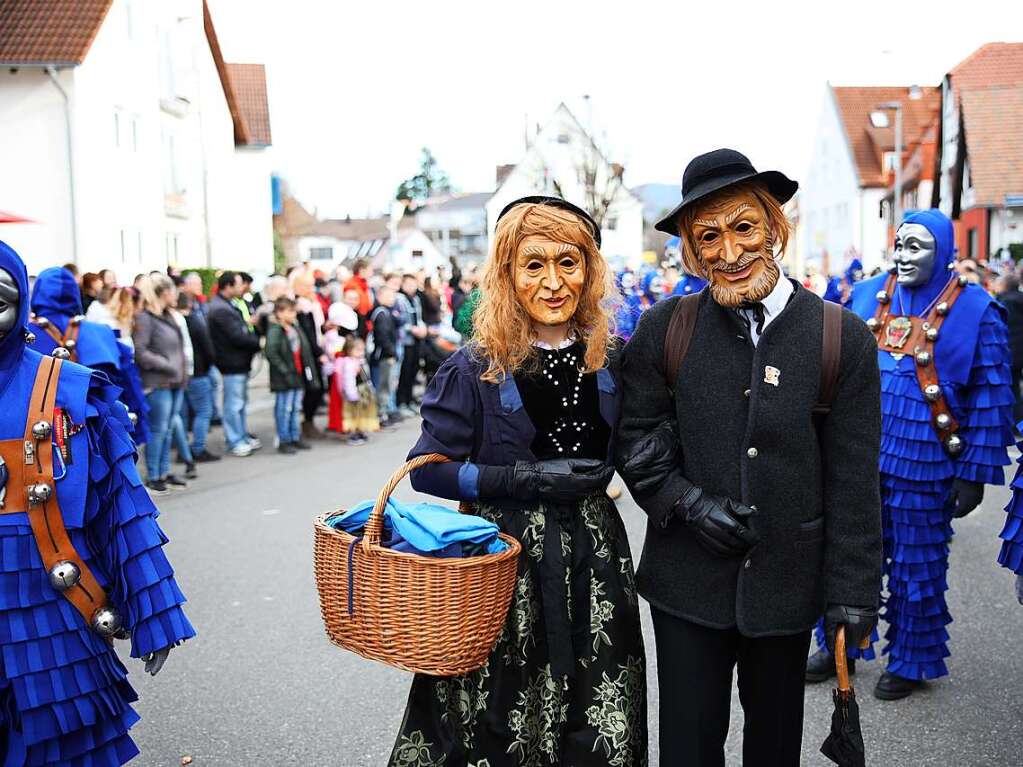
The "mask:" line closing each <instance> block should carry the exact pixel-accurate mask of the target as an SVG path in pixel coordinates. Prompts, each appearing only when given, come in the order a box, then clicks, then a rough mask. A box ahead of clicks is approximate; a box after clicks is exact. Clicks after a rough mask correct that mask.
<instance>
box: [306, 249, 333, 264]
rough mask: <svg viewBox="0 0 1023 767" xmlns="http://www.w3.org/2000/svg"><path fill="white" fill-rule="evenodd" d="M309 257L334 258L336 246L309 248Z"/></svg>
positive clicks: (316, 258) (315, 259)
mask: <svg viewBox="0 0 1023 767" xmlns="http://www.w3.org/2000/svg"><path fill="white" fill-rule="evenodd" d="M309 258H310V259H311V260H313V261H330V260H332V259H333V258H334V248H332V247H329V246H326V247H318V248H309Z"/></svg>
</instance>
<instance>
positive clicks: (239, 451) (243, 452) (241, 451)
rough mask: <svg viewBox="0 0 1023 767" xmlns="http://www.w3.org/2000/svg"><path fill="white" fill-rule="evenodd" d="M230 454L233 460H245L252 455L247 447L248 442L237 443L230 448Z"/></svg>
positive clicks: (250, 449)
mask: <svg viewBox="0 0 1023 767" xmlns="http://www.w3.org/2000/svg"><path fill="white" fill-rule="evenodd" d="M230 453H231V455H233V456H234V457H235V458H246V457H248V456H250V455H252V448H251V447H249V443H248V442H239V443H238V444H237V445H235V446H234V447H232V448H231V450H230Z"/></svg>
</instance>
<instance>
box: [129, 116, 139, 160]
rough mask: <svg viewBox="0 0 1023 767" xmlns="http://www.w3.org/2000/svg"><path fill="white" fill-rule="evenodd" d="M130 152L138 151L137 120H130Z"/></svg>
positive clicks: (135, 118)
mask: <svg viewBox="0 0 1023 767" xmlns="http://www.w3.org/2000/svg"><path fill="white" fill-rule="evenodd" d="M131 151H133V152H137V151H139V118H137V117H132V118H131Z"/></svg>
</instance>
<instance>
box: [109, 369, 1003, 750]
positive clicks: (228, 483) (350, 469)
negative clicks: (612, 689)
mask: <svg viewBox="0 0 1023 767" xmlns="http://www.w3.org/2000/svg"><path fill="white" fill-rule="evenodd" d="M266 396H267V395H266V393H265V389H264V390H262V393H261V394H260V395H258V396H257V398H256V399H257V402H256V406H257V408H259V411H258V412H257V413H256V414H255V416H254V418H253V422H252V424H251V425H252V426H253V427H254V428H255V430H256V431H257V433H258V434H259V436H260V437H261V438H262V440H263V442H264V443H265V444H266V447H264V448H263V450H261V451H259V453H257V454H255V455H254V456H252V457H249V458H244V459H238V458H226V459H224V460H223V461H221V462H219V463H216V464H208V465H204V466H201V467H200V471H201V476H200V478H199V480H197V481H195V482H194V483H193V484H192V487H191V488H189V489H188V490H187V491H183V492H178V493H175V494H173V495H171V496H168V497H166V498H163V499H160V502H159V505H160V507H161V509H162V516H161V518H160V522H161V524H162V526H163V529H164V531H165V532H166V533H167V535H168V536H169V537H170V540H171V543H170V545H169V546H168V552H169V555H170V557H171V560H172V562H173V564H174V566H175V569H176V570H177V572H178V579H179V582H180V584H181V587H182V589H183V590H184V592H185V594H186V595H187V596H188V597H189V600H190V601H189V604H188V605H187V610H188V614H189V616H190V618H191V620H192V621H193V623H194V624H195V626H196V628H197V629H198V632H199V636H198V638H197V639H195V640H193V641H190V642H188V643H187V644H185V645H184V646H182V647H181V648H178V649H176V650H175V651H174V652H173V653H172V654H171V656H170V659H169V660H168V662H167V665H166V667H165V668H164V670H163V671H162V672H161V673H160V675H159V676H157V677H155V678H150V677H148V676H146V675H145V674H143V673H142V665H141V663H140V662H138V661H134V660H130V659H128V658H127V656H126V654H125V655H124V658H125V661H126V663H127V664H128V666H129V670H130V671H131V672H132V680H133V682H134V684H135V686H136V688H137V689H138V691H139V693H140V696H141V701H140V702H139V704H138V705H137V707H138V711H139V712H140V713H141V715H142V721H141V723H139V724H138V725H136V727H135V729H134V731H133V732H134V735H135V737H136V739H137V741H138V743H139V745H140V747H141V748H142V755H141V756H140V757H139V758H138V760H137V762H136V763H137V764H140V765H154V766H156V765H160V766H161V767H162V766H164V765H179V764H182V763H183V760H184V763H191V764H193V765H196V766H197V767H205V766H206V765H210V766H211V767H212V766H214V765H216V766H218V767H219V766H223V765H256V764H268V765H308V766H310V767H320V766H321V765H322V766H324V767H326V766H327V765H332V766H337V767H363V766H364V765H365V766H373V765H383V764H385V760H386V758H387V755H388V754H389V752H390V747H391V744H392V741H393V738H394V734H395V732H396V730H397V728H398V725H399V723H400V721H401V716H402V711H403V708H404V702H405V696H406V694H407V690H408V684H409V680H410V678H411V677H410V676H409V675H408V674H406V673H404V672H401V671H396V670H393V669H390V668H387V667H385V666H382V665H380V664H376V663H372V662H370V661H366V660H363V659H362V658H359V657H357V656H355V655H352V654H350V653H347V652H344V651H342V650H340V649H338V648H336V647H334V646H333V645H331V644H330V643H329V642H328V641H327V638H326V636H325V634H324V631H323V627H322V624H321V620H320V614H319V605H318V601H317V596H316V591H315V586H314V582H313V568H312V544H313V528H312V520H313V518H314V516H316V515H317V514H318V513H320V512H321V511H324V510H326V509H334V508H339V507H347V506H350V505H352V504H354V503H355V502H357V501H360V500H363V499H365V498H370V497H375V496H376V494H377V492H378V490H379V488H380V487H381V486H382V484H383V483H384V482H385V480H386V479H387V477H388V476H389V475H390V474H391V472H392V471H393V470H394V469H395V468H396V467H397V466H399V465H400V464H401V462H402V461H403V459H404V456H405V453H406V452H407V450H408V448H409V446H410V445H411V444H412V442H413V441H414V440H415V438H416V435H417V430H418V424H415V423H406V424H403V425H402V426H401V427H399V428H398V430H397V431H395V432H393V433H388V434H381V435H377V436H375V437H373V438H372V439H371V441H370V443H369V444H368V445H365V446H362V447H349V446H346V445H342V444H338V443H335V442H330V443H318V444H317V447H316V449H315V450H313V451H310V452H307V453H303V454H299V455H297V456H283V455H278V454H277V453H275V452H274V451H273V449H272V447H271V446H270V444H271V442H272V437H273V433H272V426H271V419H270V413H269V411H268V409H267V407H266V406H267V402H266ZM211 446H212V447H213V449H215V450H218V451H219V450H220V449H221V437H220V433H219V431H215V432H214V433H213V435H212V438H211ZM398 494H399V495H400V496H401V497H412V496H413V493H412V490H411V488H409V487H408V485H407V484H406V485H404V486H403V487H402V488H399V490H398ZM1006 499H1007V491H1006V490H1005V489H1004V488H994V489H989V490H988V493H987V496H986V498H985V501H984V505H983V507H982V508H981V509H979V510H978V511H976V512H974V514H972V515H971V516H969V517H968V518H966V519H964V520H960V521H959V522H958V523H957V524H956V531H957V535H956V538H955V541H954V543H953V550H952V567H951V575H950V585H951V589H950V593H949V601H950V604H951V610H952V614H953V616H954V617H955V619H956V621H955V623H954V624H953V625H952V626H951V627H950V631H951V634H952V643H951V646H952V653H953V656H952V658H951V659H950V661H949V667H950V670H951V676H950V677H948V678H946V679H944V680H941V681H938V682H935V683H932V684H929V685H928V686H927V688H926V689H925V690H923V691H921V692H918V693H917V694H916V695H914V696H913V697H912V698H910V699H908V700H904V701H899V702H895V703H881V702H879V701H877V700H875V699H874V698H873V697H872V696H871V695H870V690H871V689H872V687H873V684H874V682H875V681H876V680H877V677H878V676H879V674H880V671H881V667H880V665H879V664H878V663H877V662H874V663H870V664H861V666H860V671H859V674H858V675H857V676H856V677H854V684H855V685H856V687H857V690H858V693H859V698H860V701H861V712H862V717H863V729H864V732H865V734H866V739H867V743H868V764H875V765H898V766H902V765H906V766H907V767H909V766H912V767H922V766H923V765H942V766H943V767H944V766H946V765H958V766H959V767H972V766H974V765H976V766H977V767H1002V766H1005V767H1016V766H1018V765H1020V764H1023V696H1021V695H1020V691H1021V686H1023V649H1021V642H1020V640H1021V639H1023V607H1021V606H1020V605H1018V604H1017V603H1016V600H1015V598H1014V596H1013V594H1012V583H1011V578H1010V575H1009V573H1008V572H1006V571H1004V570H1002V569H1000V568H999V567H998V566H997V565H996V564H995V557H996V554H997V549H998V540H997V534H998V530H999V527H1000V525H1001V523H1002V519H1003V517H1004V515H1003V512H1002V507H1003V506H1004V505H1005V502H1006ZM619 506H620V509H621V512H622V515H623V517H624V519H625V521H626V525H627V527H628V530H629V535H630V538H631V543H632V547H633V550H634V552H635V553H636V555H637V557H638V555H639V551H640V549H641V547H642V543H643V534H644V528H645V518H644V517H643V515H642V512H640V511H639V509H638V508H637V507H636V506H635V504H634V503H633V502H632V501H631V500H630V499H629V498H628V497H627V496H625V497H624V498H623V499H622V500H621V501H620V503H619ZM644 622H645V625H644V631H645V637H646V642H647V652H648V655H649V656H650V659H651V670H650V695H649V702H650V718H651V740H650V763H651V765H657V764H658V761H657V755H656V754H657V747H656V743H657V738H656V734H657V688H656V684H655V675H654V668H653V658H654V647H653V631H652V628H651V626H650V622H649V614H648V613H647V612H644ZM122 652H123V651H122ZM831 709H832V704H831V688H830V686H829V685H827V684H825V685H819V686H815V687H811V688H809V689H808V690H807V696H806V724H805V728H804V738H803V763H804V764H807V765H825V764H830V762H828V761H827V760H826V759H825V758H824V757H823V756H821V755H820V754H819V753H818V752H817V749H818V747H819V746H820V744H821V742H822V741H823V739H824V737H825V735H826V733H827V729H828V727H829V723H830V716H831ZM741 730H742V711H741V708H740V707H739V704H738V699H737V697H736V696H735V695H734V694H733V717H732V729H731V734H730V737H729V740H728V755H729V762H728V763H729V764H730V765H738V764H740V763H741ZM189 758H190V762H189Z"/></svg>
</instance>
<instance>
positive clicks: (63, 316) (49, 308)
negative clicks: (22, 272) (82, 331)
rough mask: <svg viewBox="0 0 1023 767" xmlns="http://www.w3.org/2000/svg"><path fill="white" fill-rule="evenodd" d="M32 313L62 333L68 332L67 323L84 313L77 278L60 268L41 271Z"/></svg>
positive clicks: (33, 290) (34, 288)
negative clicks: (48, 321)
mask: <svg viewBox="0 0 1023 767" xmlns="http://www.w3.org/2000/svg"><path fill="white" fill-rule="evenodd" d="M32 311H33V312H34V313H35V314H36V315H37V316H39V317H45V318H46V319H48V320H50V322H53V323H54V324H56V325H57V326H58V327H59V328H60V329H61V331H62V332H63V331H64V330H66V329H67V321H68V320H69V319H71V318H72V317H74V316H75V315H76V314H81V313H82V293H81V291H80V290H79V289H78V283H77V282H75V276H74V275H73V274H71V272H69V271H68V270H67V269H64V268H63V267H60V266H54V267H52V268H50V269H44V270H43V271H41V272H40V273H39V276H38V277H36V284H35V287H33V288H32Z"/></svg>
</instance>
